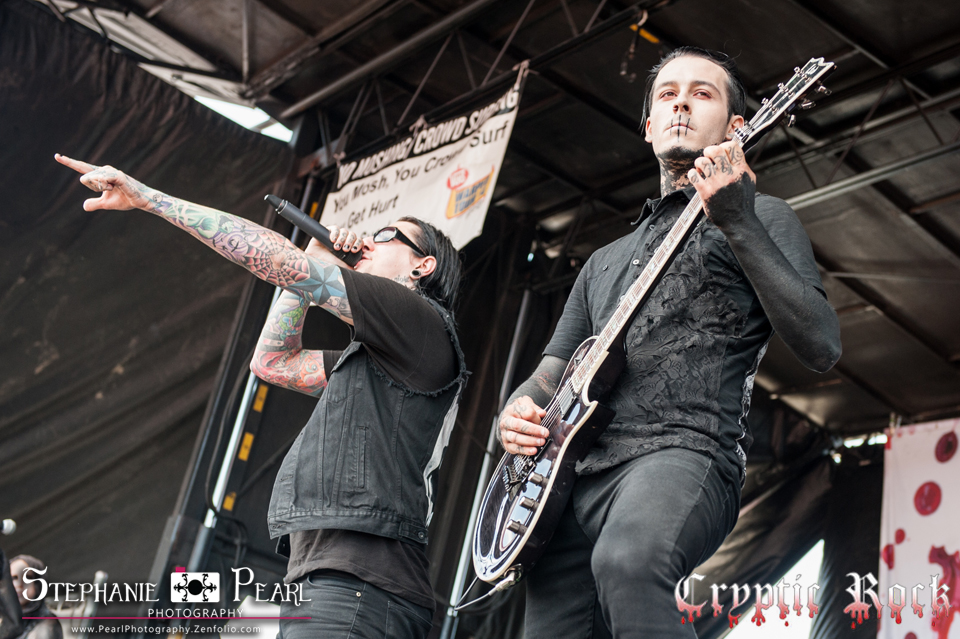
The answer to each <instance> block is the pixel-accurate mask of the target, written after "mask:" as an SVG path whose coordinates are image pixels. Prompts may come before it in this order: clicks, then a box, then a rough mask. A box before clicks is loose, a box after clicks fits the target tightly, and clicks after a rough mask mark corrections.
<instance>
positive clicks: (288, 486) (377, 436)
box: [267, 299, 468, 544]
mask: <svg viewBox="0 0 960 639" xmlns="http://www.w3.org/2000/svg"><path fill="white" fill-rule="evenodd" d="M427 301H428V302H430V304H431V306H433V307H434V309H435V310H436V311H437V312H438V313H439V314H440V316H441V317H442V318H443V322H444V325H445V326H446V329H447V333H448V334H449V336H450V341H451V342H452V343H453V347H454V351H455V352H456V356H457V366H458V373H457V377H456V378H455V379H454V380H453V381H452V382H450V383H449V384H447V386H445V387H444V388H442V389H440V390H438V391H436V392H432V393H423V392H420V391H416V390H413V389H411V388H407V387H406V386H403V385H400V384H398V383H397V382H395V381H393V380H392V379H390V378H389V377H387V375H385V374H384V373H383V372H382V371H381V370H380V369H379V368H378V367H377V365H376V363H375V362H374V361H373V360H372V359H371V358H370V356H369V355H368V354H367V351H366V348H364V347H363V345H362V344H360V343H359V342H351V343H350V345H349V346H348V347H347V348H346V350H344V351H343V355H342V356H341V357H340V359H339V361H338V362H337V364H336V365H335V366H334V367H333V370H332V371H330V372H329V373H328V376H327V377H328V382H327V388H326V389H325V390H324V392H323V395H322V396H321V397H320V401H319V402H318V403H317V407H316V409H314V411H313V415H312V416H311V417H310V421H308V422H307V425H306V426H305V427H304V429H303V430H302V431H301V432H300V435H299V437H297V439H296V441H295V442H294V443H293V446H292V447H291V448H290V451H289V452H287V455H286V457H285V458H284V460H283V464H281V466H280V472H279V473H278V474H277V479H276V481H275V482H274V485H273V494H272V496H271V497H270V509H269V511H268V513H267V523H268V526H269V530H270V537H271V538H276V537H280V536H282V535H287V534H289V533H291V532H295V531H298V530H320V529H346V530H356V531H359V532H366V533H372V534H375V535H380V536H382V537H389V538H391V539H399V540H401V541H407V542H416V543H421V544H426V543H427V526H428V525H429V523H430V517H431V516H432V513H433V499H434V496H435V494H436V474H437V473H436V471H437V468H438V467H439V466H440V460H441V458H442V456H443V452H444V449H445V448H446V446H447V442H448V441H449V439H450V432H451V431H452V429H453V423H454V421H455V419H456V415H457V404H458V403H459V401H460V395H461V393H462V392H463V387H464V385H465V384H466V378H467V375H468V373H467V370H466V366H465V363H464V358H463V352H462V351H461V350H460V343H459V341H458V340H457V334H456V330H455V328H454V324H453V318H452V317H451V315H450V313H448V312H447V311H446V310H444V309H443V308H442V307H441V306H440V305H439V304H437V303H435V302H434V301H433V300H429V299H428V300H427Z"/></svg>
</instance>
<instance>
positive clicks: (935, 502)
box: [913, 481, 943, 516]
mask: <svg viewBox="0 0 960 639" xmlns="http://www.w3.org/2000/svg"><path fill="white" fill-rule="evenodd" d="M942 495H943V493H942V492H941V491H940V486H939V485H938V484H937V482H934V481H928V482H927V483H925V484H923V485H922V486H920V488H918V489H917V492H916V494H915V495H914V496H913V505H914V507H915V508H916V509H917V512H918V513H920V514H921V515H924V516H926V515H932V514H933V513H934V511H935V510H936V509H937V508H939V507H940V498H941V497H942Z"/></svg>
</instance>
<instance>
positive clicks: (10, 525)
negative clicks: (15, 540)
mask: <svg viewBox="0 0 960 639" xmlns="http://www.w3.org/2000/svg"><path fill="white" fill-rule="evenodd" d="M16 530H17V522H15V521H14V520H12V519H4V520H3V524H0V533H3V534H4V535H12V534H13V533H14V532H16Z"/></svg>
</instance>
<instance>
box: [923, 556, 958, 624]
mask: <svg viewBox="0 0 960 639" xmlns="http://www.w3.org/2000/svg"><path fill="white" fill-rule="evenodd" d="M928 561H929V562H930V563H932V564H940V568H941V569H942V570H943V574H942V575H941V577H940V581H939V583H938V585H940V586H946V587H947V588H949V590H948V591H947V597H948V598H949V601H948V605H947V606H942V607H941V608H940V610H939V611H936V614H934V615H931V617H933V618H932V619H931V620H930V621H931V626H932V627H933V629H934V630H936V631H937V637H938V638H939V639H947V637H948V636H949V635H950V624H952V623H953V615H955V614H960V591H958V589H960V550H958V551H957V552H955V553H953V554H952V555H948V554H947V549H946V547H944V546H940V547H939V548H936V547H934V546H930V554H929V556H928Z"/></svg>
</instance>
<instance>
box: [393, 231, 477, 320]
mask: <svg viewBox="0 0 960 639" xmlns="http://www.w3.org/2000/svg"><path fill="white" fill-rule="evenodd" d="M398 221H399V222H409V223H410V224H415V225H416V226H417V232H416V236H417V237H414V238H411V239H412V240H413V241H414V242H416V244H417V246H419V247H420V249H421V250H422V251H423V253H425V254H426V255H432V256H433V257H434V258H435V259H436V260H437V267H436V268H435V269H434V270H433V272H432V273H429V274H427V275H424V276H423V277H421V278H420V279H418V280H417V285H418V286H419V287H420V291H421V292H423V294H424V295H426V296H427V297H429V298H430V299H432V300H434V301H436V302H438V303H439V304H440V305H441V306H443V307H444V308H445V309H447V310H448V311H451V312H452V311H453V307H454V305H455V304H456V302H457V295H458V294H459V293H460V277H461V270H462V265H461V263H460V253H459V252H457V249H455V248H454V246H453V242H451V241H450V238H449V237H447V236H446V235H444V234H443V232H442V231H440V229H438V228H437V227H435V226H434V225H433V224H430V223H429V222H424V221H423V220H421V219H418V218H415V217H409V216H408V217H401V218H400V219H399V220H398Z"/></svg>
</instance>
